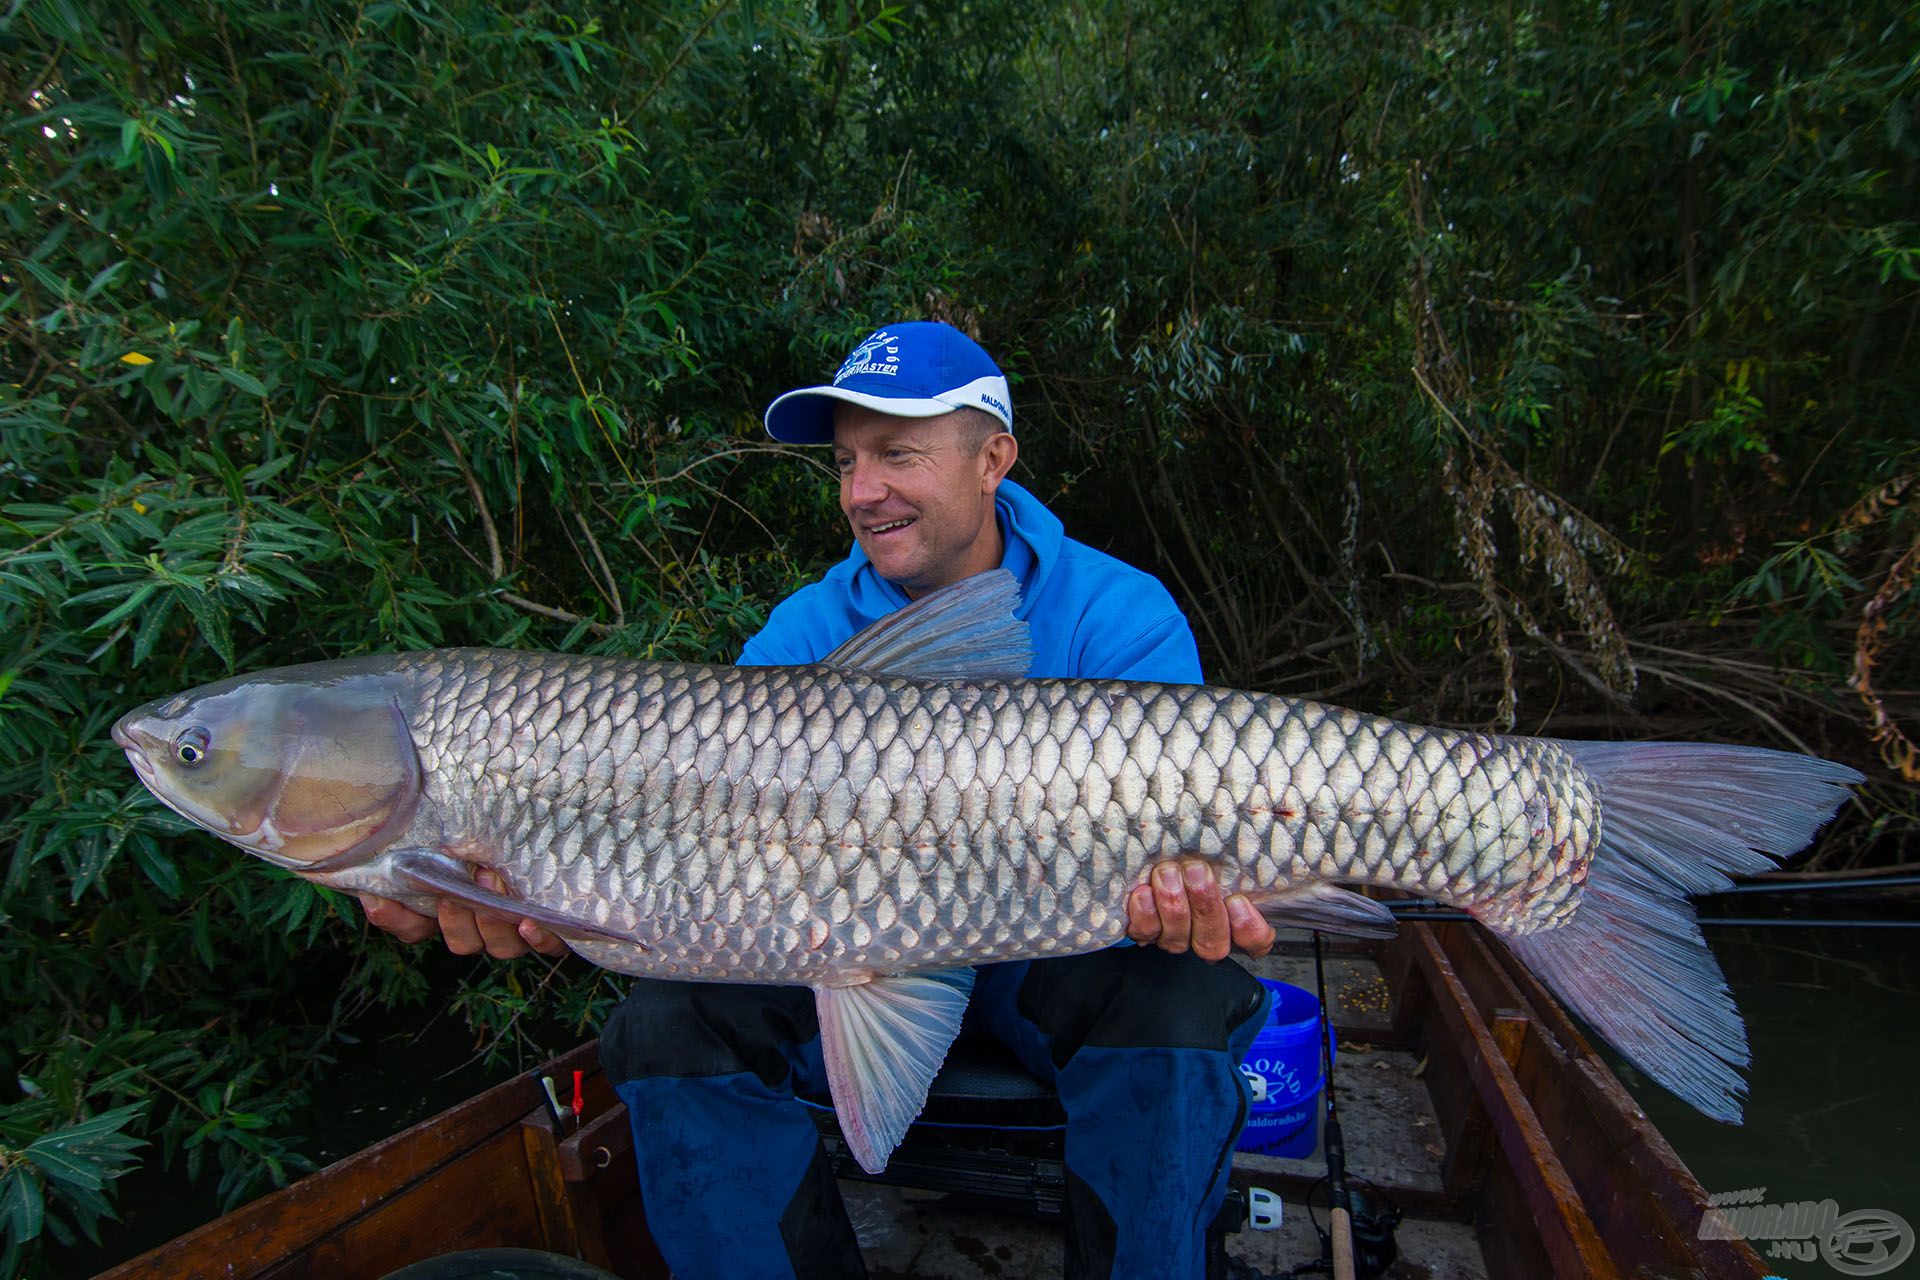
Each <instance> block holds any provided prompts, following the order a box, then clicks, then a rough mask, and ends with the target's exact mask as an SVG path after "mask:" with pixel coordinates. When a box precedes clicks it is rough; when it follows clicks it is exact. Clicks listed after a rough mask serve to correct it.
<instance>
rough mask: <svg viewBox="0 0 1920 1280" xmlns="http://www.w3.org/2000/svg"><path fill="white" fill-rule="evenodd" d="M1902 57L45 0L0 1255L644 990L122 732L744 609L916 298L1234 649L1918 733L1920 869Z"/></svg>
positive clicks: (1619, 719)
mask: <svg viewBox="0 0 1920 1280" xmlns="http://www.w3.org/2000/svg"><path fill="white" fill-rule="evenodd" d="M1917 51H1920V20H1916V17H1915V13H1914V10H1913V9H1912V8H1911V6H1908V5H1904V4H1895V3H1877V4H1857V5H1845V6H1832V5H1824V4H1813V3H1800V4H1794V3H1761V2H1757V0H1756V2H1753V3H1717V4H1696V3H1686V2H1683V3H1680V4H1677V5H1673V4H1663V5H1641V4H1632V3H1628V4H1615V5H1608V6H1604V7H1595V6H1579V5H1564V6H1563V5H1555V4H1543V5H1533V6H1528V5H1521V6H1513V5H1508V6H1503V7H1494V6H1485V5H1478V4H1458V3H1456V4H1441V3H1432V4H1393V3H1373V4H1369V3H1323V4H1315V5H1297V6H1279V5H1271V6H1269V5H1247V6H1234V5H1191V6H1189V5H1179V4H1174V3H1166V2H1161V3H1154V2H1152V0H1140V2H1137V3H1121V2H1119V0H1114V2H1112V3H1078V2H1074V0H1062V2H1060V3H1049V2H1046V0H1041V2H1039V3H1035V2H1034V0H1026V2H1024V3H1018V4H1016V3H1012V2H1010V0H982V2H979V3H962V4H919V5H909V6H904V7H901V6H883V5H881V4H879V3H871V2H868V3H851V2H846V0H815V3H811V4H804V3H787V2H784V0H775V2H763V3H753V4H747V3H731V2H727V0H721V2H719V3H708V4H683V3H667V2H662V3H652V4H647V3H629V4H619V3H597V4H578V5H569V6H563V5H558V4H547V3H538V2H536V3H532V4H528V5H524V6H504V7H503V6H499V5H494V4H481V3H468V2H466V0H447V2H446V3H432V4H429V3H426V2H425V0H410V2H399V3H365V4H359V5H349V6H342V5H334V4H323V3H307V4H298V3H288V4H266V3H261V2H260V0H228V2H220V3H213V2H208V3H200V4H194V3H154V2H151V0H115V3H111V4H108V3H104V2H91V3H90V2H86V0H49V2H42V3H21V4H15V5H14V6H12V7H11V8H10V10H9V11H8V12H7V14H6V15H5V16H4V17H0V90H3V91H4V102H5V107H4V109H3V112H0V183H3V184H4V186H3V187H0V214H3V215H4V218H5V224H4V227H3V228H0V237H4V238H3V239H0V362H3V363H4V374H5V376H4V377H3V378H0V429H3V430H4V443H3V444H0V835H3V836H4V839H0V855H4V859H5V880H4V884H3V886H0V989H3V990H4V991H5V992H6V996H5V999H6V1013H5V1016H4V1018H3V1019H0V1065H4V1067H5V1068H6V1070H5V1073H4V1078H5V1079H6V1080H7V1081H9V1083H8V1084H6V1085H4V1086H0V1231H4V1233H5V1234H4V1249H0V1253H4V1257H0V1269H4V1270H6V1271H8V1272H12V1271H13V1270H14V1269H15V1268H16V1267H19V1266H37V1265H41V1263H42V1262H43V1261H44V1259H43V1258H41V1255H40V1252H39V1251H40V1250H41V1249H42V1248H43V1246H44V1245H45V1244H46V1243H47V1242H48V1241H54V1242H60V1241H64V1240H68V1239H70V1238H72V1237H73V1235H74V1233H75V1232H76V1231H78V1232H82V1233H84V1232H86V1231H88V1230H89V1229H90V1228H91V1226H92V1225H93V1224H94V1223H95V1222H96V1220H97V1219H98V1217H99V1215H100V1214H101V1213H102V1212H104V1211H105V1210H106V1209H107V1205H108V1202H109V1199H110V1197H111V1193H112V1186H111V1182H112V1178H113V1176H114V1175H115V1174H116V1173H118V1172H120V1171H123V1170H125V1169H128V1168H130V1167H132V1165H134V1164H136V1163H139V1162H145V1163H146V1164H148V1165H162V1166H165V1167H168V1168H175V1169H179V1170H180V1171H182V1173H183V1174H185V1175H187V1176H191V1177H193V1178H196V1179H200V1180H201V1181H202V1184H203V1185H207V1186H211V1187H213V1188H214V1190H215V1191H216V1192H217V1193H218V1195H219V1196H220V1197H221V1198H223V1199H225V1200H227V1201H234V1200H237V1199H239V1198H242V1197H245V1196H249V1195H252V1194H256V1193H257V1192H259V1191H261V1190H263V1189H265V1188H266V1187H267V1186H269V1185H271V1184H272V1183H274V1182H276V1181H279V1180H282V1179H284V1178H285V1177H287V1176H289V1175H290V1174H292V1173H295V1172H297V1171H298V1170H299V1168H300V1167H301V1165H302V1160H303V1157H302V1154H301V1152H302V1150H303V1143H304V1139H303V1138H302V1136H301V1132H300V1130H301V1126H300V1124H299V1116H300V1114H301V1113H300V1107H301V1105H302V1103H303V1100H304V1099H305V1097H306V1096H307V1090H308V1089H309V1087H310V1085H311V1083H312V1081H313V1080H314V1079H315V1077H316V1075H317V1074H318V1073H320V1072H321V1071H323V1070H324V1069H325V1067H326V1066H327V1064H328V1062H329V1061H330V1055H331V1054H332V1052H333V1046H334V1045H335V1043H336V1040H337V1037H338V1036H339V1035H340V1034H341V1033H342V1032H343V1031H344V1030H345V1029H347V1028H349V1027H351V1026H352V1025H353V1022H354V1019H355V1018H356V1017H358V1016H360V1015H361V1014H362V1013H364V1012H366V1011H367V1010H368V1009H370V1008H374V1007H393V1006H395V1005H405V1004H406V1003H407V1002H413V1004H414V1005H415V1006H416V1007H420V1008H428V1007H438V1006H442V1005H446V1004H448V1003H451V1004H452V1005H453V1006H454V1007H455V1008H456V1010H457V1011H458V1013H459V1014H460V1015H461V1016H463V1017H464V1018H466V1019H467V1020H468V1022H469V1023H470V1025H471V1026H472V1027H473V1028H474V1030H475V1034H476V1037H478V1038H480V1039H482V1040H485V1041H487V1042H489V1043H492V1044H494V1045H495V1046H496V1048H497V1052H499V1053H502V1054H508V1055H510V1054H512V1053H513V1052H515V1051H516V1050H520V1049H526V1048H527V1040H528V1038H529V1037H533V1038H538V1036H539V1034H541V1032H540V1031H539V1030H536V1029H535V1027H534V1024H535V1023H536V1022H537V1024H538V1028H543V1029H544V1030H545V1032H548V1033H552V1034H585V1033H586V1032H587V1031H589V1030H590V1029H591V1028H592V1027H593V1026H594V1025H595V1024H596V1022H597V1019H598V1017H599V1016H600V1015H601V1013H602V1012H603V1011H604V1008H605V1006H606V1002H607V1001H608V1000H609V999H610V998H611V995H612V987H611V985H610V984H609V983H608V982H606V981H604V980H602V979H601V978H600V977H599V976H598V975H597V974H595V973H593V972H590V971H588V970H587V969H586V968H585V966H579V965H569V966H564V967H562V968H560V969H558V970H556V971H551V972H550V971H549V970H548V969H547V968H546V967H545V966H541V965H536V964H529V963H519V964H514V965H502V966H493V965H489V966H482V967H480V968H478V969H477V970H474V971H471V972H467V973H466V974H465V976H463V977H459V978H458V979H457V980H456V981H454V982H453V983H452V984H451V986H450V987H449V984H448V983H447V982H446V981H444V980H443V979H444V977H445V971H444V969H443V968H442V969H436V968H435V965H434V963H433V961H432V960H431V959H430V958H423V957H422V955H420V954H419V953H413V954H409V953H407V952H405V951H404V950H403V949H401V948H398V947H395V946H393V945H391V944H389V943H388V942H387V941H386V940H384V939H383V938H372V939H369V938H367V937H366V936H365V935H364V931H363V928H362V924H361V921H360V918H359V914H358V911H357V909H355V908H354V907H352V905H351V904H347V903H343V902H341V901H339V900H338V899H337V898H335V897H334V896H332V895H329V894H327V893H325V892H321V891H318V890H315V889H313V888H311V887H309V886H306V885H305V884H303V883H301V882H299V881H296V880H293V879H291V878H289V877H285V876H281V875H279V874H277V873H274V872H271V871H269V870H268V869H267V868H264V867H261V866H258V865H254V864H252V863H251V862H249V861H248V860H245V859H242V858H240V857H237V856H234V855H233V854H232V853H231V851H228V850H226V849H224V847H216V846H215V844H214V842H212V841H210V840H207V839H205V838H204V837H201V836H196V835H187V834H185V833H183V831H182V830H181V825H180V823H179V822H177V821H176V820H175V819H173V818H172V817H171V815H169V814H168V813H166V812H165V811H164V810H162V809H161V808H160V807H159V806H158V805H157V804H155V803H154V802H152V801H151V800H150V799H149V798H148V797H147V796H146V794H145V792H144V791H142V790H141V789H140V788H139V787H138V785H137V784H136V783H135V781H134V779H133V778H132V776H131V774H130V772H129V770H128V769H127V768H126V767H125V764H124V761H123V760H122V759H121V758H120V755H119V753H118V752H117V751H116V750H115V749H114V748H113V747H112V745H111V744H110V743H109V742H108V740H107V737H106V730H107V727H108V725H109V724H110V723H111V722H112V720H113V718H114V717H115V716H117V715H118V714H120V713H121V712H122V711H124V710H125V709H127V708H128V707H130V706H131V705H133V704H135V703H137V702H140V701H142V700H144V699H147V698H149V697H153V696H156V695H159V694H161V693H164V692H169V691H173V690H176V689H180V688H184V687H187V686H189V685H193V684H197V683H201V682H204V681H206V680H210V679H215V678H218V677H220V676H222V675H224V674H226V673H227V672H229V671H232V670H243V669H251V668H257V667H263V666H268V665H275V664H279V663H286V662H296V661H303V660H308V659H314V658H321V657H338V656H343V655H347V654H352V653H358V652H366V651H373V650H383V649H393V648H405V647H419V646H430V645H438V644H453V643H478V644H499V645H522V646H537V647H547V648H575V649H596V650H602V651H610V652H620V653H627V654H635V655H660V656H668V655H670V656H675V657H685V658H698V659H712V660H720V661H724V660H726V659H728V658H730V657H731V656H732V655H733V654H734V653H735V652H736V651H737V648H738V646H739V643H740V641H741V640H742V639H743V638H744V637H745V636H746V635H747V634H749V633H750V632H751V630H752V629H753V628H754V627H755V626H756V625H757V624H758V622H759V621H760V620H761V619H762V617H763V616H764V612H765V609H766V608H767V606H768V605H769V604H770V603H771V602H772V601H774V600H776V599H777V598H778V597H779V596H780V595H781V594H782V593H784V592H785V591H787V590H789V589H791V588H792V587H793V586H795V585H797V584H798V583H800V582H802V581H804V580H805V579H806V578H808V577H809V576H810V575H811V574H813V573H815V572H817V571H818V570H819V569H820V568H821V567H822V566H823V565H825V564H826V563H828V562H830V561H831V560H832V559H834V558H836V557H838V556H839V555H840V554H841V553H842V552H843V549H844V543H845V541H846V537H845V532H844V529H843V528H842V526H841V523H840V521H839V517H838V513H837V511H836V509H835V507H834V503H833V498H832V489H831V477H830V476H829V475H828V473H827V472H826V470H825V468H824V467H822V466H820V465H819V460H818V459H817V458H815V457H810V456H808V455H806V454H804V453H802V452H796V451H790V450H783V449H778V448H776V447H774V446H772V445H771V444H770V443H769V442H767V441H766V440H765V438H764V437H763V435H762V434H761V432H760V429H759V421H758V415H759V411H760V409H761V407H762V406H763V405H764V403H765V402H766V401H767V399H769V398H770V397H771V396H772V395H773V394H776V393H777V392H779V391H781V390H783V389H786V388H787V387H790V386H793V385H798V384H800V383H803V382H811V381H816V380H818V379H819V378H821V377H823V376H825V375H826V374H828V373H830V372H831V370H832V368H833V367H834V364H835V362H836V361H837V359H838V358H839V356H840V354H841V353H842V352H843V351H844V350H845V349H846V348H847V347H848V346H850V345H851V343H852V342H853V341H854V340H856V339H857V338H858V337H859V336H861V334H862V333H863V332H864V331H865V330H867V329H868V328H869V327H870V326H872V325H874V324H877V323H883V322H886V321H890V320H898V319H907V318H938V319H946V320H950V321H952V322H954V323H956V324H959V325H961V326H962V327H964V328H966V329H968V330H969V331H971V332H973V333H974V334H975V335H976V336H978V337H979V338H980V339H981V340H982V341H983V342H984V343H985V344H986V345H987V346H988V347H989V349H991V350H993V351H994V352H996V353H997V354H998V355H999V356H1000V357H1001V359H1002V361H1003V363H1004V364H1005V366H1006V367H1007V369H1008V371H1009V373H1010V374H1012V375H1013V376H1014V378H1015V379H1016V387H1015V396H1016V402H1017V403H1016V412H1017V415H1018V418H1017V421H1018V424H1019V431H1020V437H1021V442H1022V449H1023V461H1022V467H1021V470H1020V472H1019V473H1018V474H1019V476H1020V478H1021V479H1022V480H1023V481H1024V482H1026V483H1028V484H1029V485H1030V486H1032V487H1034V488H1035V489H1037V491H1038V492H1040V493H1041V494H1042V495H1043V496H1044V497H1046V498H1047V499H1048V500H1049V501H1050V502H1052V503H1054V504H1055V506H1056V508H1057V509H1058V510H1060V512H1061V513H1062V515H1063V516H1064V517H1065V518H1066V520H1067V522H1068V525H1069V527H1070V528H1071V529H1073V530H1074V531H1075V532H1076V533H1077V534H1078V535H1079V536H1081V537H1083V538H1085V539H1086V540H1088V541H1091V542H1094V543H1095V544H1096V545H1101V546H1105V547H1107V548H1109V549H1111V550H1113V551H1115V552H1116V553H1118V554H1120V555H1122V556H1124V557H1126V558H1129V559H1131V560H1133V561H1135V562H1136V563H1140V564H1142V565H1145V566H1148V567H1151V568H1152V569H1154V570H1155V571H1156V572H1158V573H1160V574H1161V575H1162V576H1163V577H1164V578H1165V579H1166V580H1167V581H1168V583H1169V584H1170V585H1171V586H1173V587H1174V589H1175V591H1176V593H1177V594H1178V595H1179V596H1180V597H1181V598H1182V599H1183V600H1184V602H1185V603H1186V604H1187V605H1188V607H1189V608H1190V610H1191V612H1192V615H1193V617H1194V619H1195V622H1196V626H1197V629H1198V630H1199V633H1200V635H1201V639H1202V645H1203V650H1204V656H1205V658H1206V660H1207V663H1208V667H1209V670H1210V672H1211V674H1212V676H1213V678H1214V679H1216V680H1218V681H1219V682H1221V683H1227V684H1237V685H1242V686H1248V687H1257V688H1265V689H1274V690H1280V691H1285V692H1290V693H1296V694H1303V695H1314V696H1320V697H1326V698H1330V699H1335V700H1339V701H1342V702H1347V703H1351V704H1355V705H1360V706H1364V707H1367V708H1368V709H1372V710H1380V711H1386V712H1389V713H1392V714H1397V715H1401V716H1403V717H1408V718H1418V719H1425V720H1435V721H1442V722H1447V723H1458V724H1472V725H1480V726H1492V727H1497V728H1508V727H1511V728H1515V729H1517V730H1518V731H1520V732H1528V733H1537V732H1548V733H1563V734H1573V735H1596V736H1604V735H1620V736H1653V735H1665V736H1717V737H1728V738H1737V739H1741V740H1748V741H1755V742H1760V743H1765V744H1771V745H1782V746H1804V747H1806V748H1808V749H1811V750H1816V751H1820V752H1823V753H1827V754H1832V755H1836V756H1839V757H1842V758H1846V759H1848V760H1851V761H1853V762H1855V763H1858V764H1860V765H1862V766H1863V767H1865V768H1868V769H1869V770H1870V771H1871V772H1872V773H1873V775H1874V779H1875V781H1874V784H1873V786H1872V787H1871V788H1869V790H1868V792H1867V793H1866V799H1865V801H1864V803H1863V805H1862V806H1861V808H1860V809H1859V810H1858V811H1857V812H1856V813H1855V814H1854V815H1853V821H1852V823H1851V825H1850V826H1849V827H1847V829H1846V830H1847V833H1848V834H1847V835H1846V836H1845V837H1844V838H1842V839H1840V840H1838V841H1835V842H1832V843H1830V844H1829V845H1828V846H1827V847H1825V848H1823V849H1822V850H1821V851H1820V852H1819V853H1818V854H1817V855H1816V857H1817V858H1818V859H1819V860H1820V862H1821V865H1824V866H1829V867H1839V866H1846V865H1850V864H1853V863H1856V862H1860V861H1862V860H1865V859H1868V858H1870V857H1876V856H1877V857H1879V858H1880V860H1882V861H1891V860H1898V859H1899V858H1901V857H1903V856H1905V855H1904V854H1903V853H1902V852H1900V851H1901V850H1902V849H1904V848H1905V847H1906V846H1905V844H1904V842H1905V841H1906V840H1907V839H1909V838H1910V833H1911V831H1912V829H1913V815H1914V812H1915V808H1916V805H1915V803H1914V798H1913V797H1914V792H1913V789H1912V787H1911V785H1910V784H1911V783H1912V781H1913V780H1914V778H1915V776H1916V773H1917V772H1920V770H1917V769H1916V763H1915V759H1914V746H1913V741H1912V736H1911V735H1913V734H1914V733H1915V729H1914V724H1915V698H1914V693H1913V690H1914V688H1915V684H1916V675H1920V672H1917V671H1916V665H1917V664H1916V661H1915V658H1914V646H1913V645H1912V636H1913V634H1914V630H1915V627H1914V618H1915V600H1916V592H1915V588H1914V584H1915V579H1916V575H1920V521H1917V520H1916V516H1917V515H1920V431H1916V429H1915V426H1914V422H1915V404H1916V401H1920V381H1917V380H1916V378H1915V376H1914V374H1913V372H1912V370H1913V367H1914V360H1915V355H1916V352H1915V342H1914V339H1915V326H1916V322H1917V321H1920V228H1917V227H1916V218H1915V210H1916V209H1920V167H1917V164H1916V162H1917V161H1920V141H1917V140H1916V136H1915V133H1914V122H1913V114H1914V108H1915V103H1916V93H1915V90H1916V83H1917V82H1920V52H1917ZM1876 839H1877V840H1878V841H1879V843H1878V846H1877V847H1878V849H1879V850H1881V851H1882V852H1880V853H1878V854H1873V853H1870V852H1869V848H1870V845H1871V844H1872V842H1873V841H1874V840H1876ZM1886 851H1891V853H1888V852H1886ZM136 1140H138V1141H143V1142H144V1144H145V1145H143V1146H141V1145H137V1142H136Z"/></svg>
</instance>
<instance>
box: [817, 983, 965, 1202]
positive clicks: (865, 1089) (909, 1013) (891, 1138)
mask: <svg viewBox="0 0 1920 1280" xmlns="http://www.w3.org/2000/svg"><path fill="white" fill-rule="evenodd" d="M813 992H814V998H815V1001H816V1003H817V1005H818V1009H819V1014H820V1047H821V1051H822V1055H823V1056H824V1057H825V1059H826V1063H827V1084H828V1086H829V1087H830V1088H831V1089H832V1091H833V1109H834V1112H835V1113H836V1114H837V1115H838V1116H839V1118H840V1132H841V1133H843V1134H844V1135H846V1139H847V1147H848V1149H849V1150H850V1151H852V1152H853V1158H854V1159H856V1160H858V1161H859V1162H860V1167H861V1168H862V1169H865V1170H866V1171H867V1172H868V1173H879V1172H880V1171H881V1170H882V1169H884V1168H886V1167H887V1159H888V1157H890V1156H892V1155H893V1149H894V1148H895V1147H897V1146H899V1145H900V1139H901V1138H903V1137H905V1136H906V1132H907V1126H908V1125H910V1124H912V1123H913V1120H914V1117H915V1116H918V1115H919V1114H920V1109H921V1108H922V1107H924V1106H926V1105H927V1090H928V1089H929V1088H931V1087H932V1085H933V1078H934V1076H935V1075H937V1074H939V1071H940V1064H941V1063H942V1062H944V1061H946V1057H947V1049H948V1048H949V1047H950V1046H951V1045H952V1044H953V1038H954V1037H955V1036H956V1035H959V1034H960V1019H961V1017H962V1016H963V1015H964V1014H965V1013H966V1011H967V998H968V997H969V996H970V995H971V994H972V993H973V970H971V969H952V970H945V971H942V972H939V973H912V974H902V975H899V976H895V977H879V978H874V979H872V980H870V981H867V982H862V983H860V984H858V985H856V986H848V987H815V988H814V989H813Z"/></svg>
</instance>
